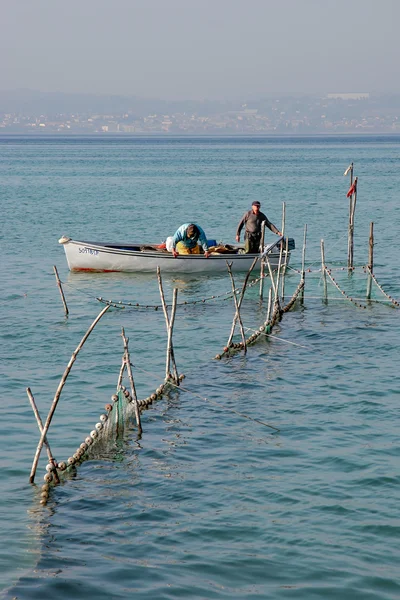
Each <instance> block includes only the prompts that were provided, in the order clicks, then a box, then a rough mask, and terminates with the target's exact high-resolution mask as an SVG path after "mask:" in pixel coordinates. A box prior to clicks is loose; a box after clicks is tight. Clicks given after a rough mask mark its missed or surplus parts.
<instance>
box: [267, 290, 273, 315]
mask: <svg viewBox="0 0 400 600" xmlns="http://www.w3.org/2000/svg"><path fill="white" fill-rule="evenodd" d="M271 308H272V287H270V288H269V290H268V309H267V318H266V323H268V321H269V320H270V318H271Z"/></svg>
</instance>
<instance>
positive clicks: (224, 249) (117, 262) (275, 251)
mask: <svg viewBox="0 0 400 600" xmlns="http://www.w3.org/2000/svg"><path fill="white" fill-rule="evenodd" d="M283 240H284V238H283V237H279V238H277V239H276V241H274V242H273V243H272V244H269V245H266V246H264V249H263V251H262V252H260V253H259V254H245V253H244V247H243V246H242V245H240V244H235V245H230V244H217V243H216V242H215V240H208V242H209V251H210V255H209V256H208V257H207V258H206V257H205V256H204V254H187V255H186V254H179V255H178V256H177V257H174V256H173V254H172V253H171V252H170V251H169V250H168V249H167V244H166V243H162V244H144V243H138V244H134V243H128V244H123V243H120V244H118V243H104V242H88V241H83V240H73V239H71V238H70V237H66V236H63V237H62V238H60V239H59V243H60V244H62V245H63V247H64V250H65V255H66V258H67V263H68V267H69V269H70V270H71V271H86V272H94V273H112V272H127V273H137V272H138V273H146V272H147V273H150V272H154V271H156V270H157V267H160V269H161V270H162V272H163V273H218V272H224V271H226V261H229V262H230V263H232V269H233V270H235V271H247V270H248V269H249V268H250V267H251V265H252V263H253V260H254V258H255V257H258V258H259V259H260V260H258V261H257V264H256V266H255V269H257V270H259V269H260V263H261V261H265V262H267V261H269V262H270V265H271V267H272V269H277V268H278V265H279V259H280V254H281V251H280V245H281V242H282V243H283V244H284V246H286V244H285V242H284V241H283ZM210 242H215V243H214V244H212V243H210ZM294 247H295V244H294V240H293V238H289V240H288V251H287V253H286V248H285V247H284V249H283V251H282V257H281V261H282V264H284V263H285V262H286V264H288V263H289V259H290V251H291V250H293V249H294Z"/></svg>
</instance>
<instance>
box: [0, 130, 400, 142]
mask: <svg viewBox="0 0 400 600" xmlns="http://www.w3.org/2000/svg"><path fill="white" fill-rule="evenodd" d="M10 137H15V138H17V137H18V138H50V137H53V138H95V139H98V138H101V139H110V140H111V139H121V138H124V139H140V138H142V139H146V138H154V139H155V138H157V139H193V138H203V139H206V138H209V139H215V138H218V139H224V138H241V139H254V138H258V139H263V138H284V139H289V138H304V139H305V138H321V137H325V138H327V137H330V138H335V137H338V138H339V137H340V138H343V137H348V138H376V137H387V138H400V132H399V133H389V132H343V133H340V132H335V133H333V132H332V133H327V132H324V133H322V132H319V133H161V132H160V133H124V132H113V133H103V132H99V133H73V132H71V133H68V132H62V133H61V132H44V131H43V132H40V133H39V132H36V131H35V132H24V133H20V132H8V133H3V132H0V139H1V138H10Z"/></svg>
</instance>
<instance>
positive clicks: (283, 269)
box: [281, 237, 289, 304]
mask: <svg viewBox="0 0 400 600" xmlns="http://www.w3.org/2000/svg"><path fill="white" fill-rule="evenodd" d="M288 252H289V238H288V237H286V244H285V261H284V263H283V268H282V286H281V298H282V304H283V303H284V301H285V278H286V270H287V259H288Z"/></svg>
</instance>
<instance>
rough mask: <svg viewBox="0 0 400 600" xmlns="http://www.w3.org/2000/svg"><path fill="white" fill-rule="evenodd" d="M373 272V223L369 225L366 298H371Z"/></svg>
mask: <svg viewBox="0 0 400 600" xmlns="http://www.w3.org/2000/svg"><path fill="white" fill-rule="evenodd" d="M373 272H374V224H373V222H372V221H371V223H370V226H369V253H368V281H367V300H370V299H371V286H372V273H373Z"/></svg>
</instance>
